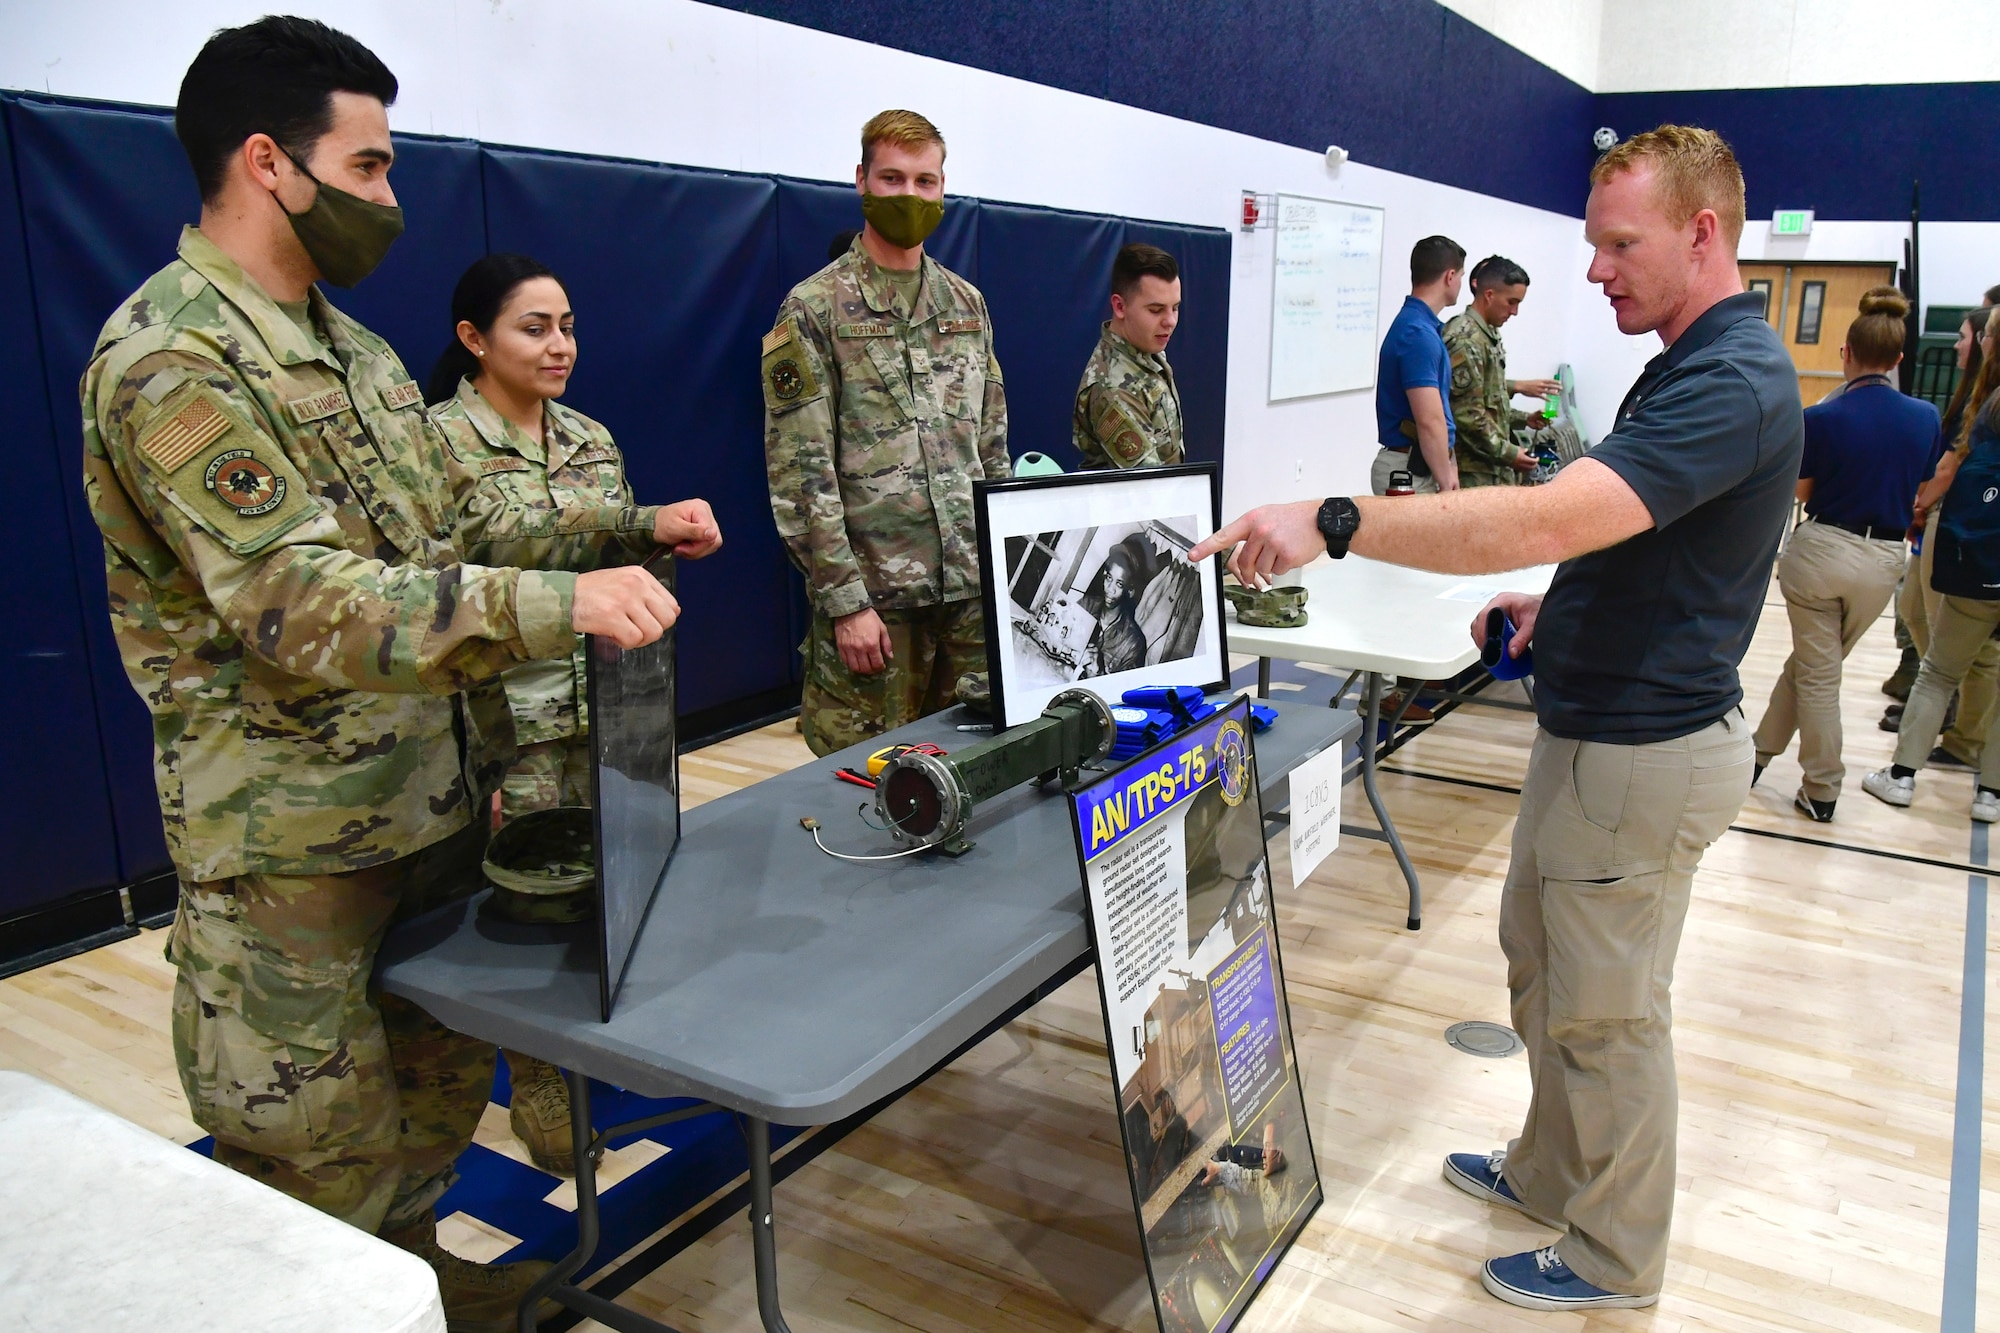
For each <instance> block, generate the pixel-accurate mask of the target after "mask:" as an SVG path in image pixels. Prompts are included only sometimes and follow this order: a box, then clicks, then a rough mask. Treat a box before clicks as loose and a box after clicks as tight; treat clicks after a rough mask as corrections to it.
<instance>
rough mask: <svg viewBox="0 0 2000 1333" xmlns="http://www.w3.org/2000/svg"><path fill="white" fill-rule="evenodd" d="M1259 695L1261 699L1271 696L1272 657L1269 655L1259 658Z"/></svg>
mask: <svg viewBox="0 0 2000 1333" xmlns="http://www.w3.org/2000/svg"><path fill="white" fill-rule="evenodd" d="M1257 697H1258V698H1259V699H1268V698H1270V697H1271V659H1270V658H1268V657H1260V658H1258V659H1257Z"/></svg>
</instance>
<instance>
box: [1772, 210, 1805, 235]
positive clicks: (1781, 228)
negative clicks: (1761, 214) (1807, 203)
mask: <svg viewBox="0 0 2000 1333" xmlns="http://www.w3.org/2000/svg"><path fill="white" fill-rule="evenodd" d="M1812 220H1813V211H1812V210H1811V209H1810V208H1781V209H1779V210H1778V211H1777V212H1775V213H1773V214H1771V234H1772V235H1773V236H1810V235H1812Z"/></svg>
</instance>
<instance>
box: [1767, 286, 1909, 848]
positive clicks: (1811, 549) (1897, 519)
mask: <svg viewBox="0 0 2000 1333" xmlns="http://www.w3.org/2000/svg"><path fill="white" fill-rule="evenodd" d="M1909 313H1910V303H1909V300H1908V299H1907V298H1906V297H1905V296H1904V295H1903V294H1902V293H1901V292H1900V291H1898V290H1896V289H1895V288H1894V287H1874V288H1871V289H1869V290H1868V291H1867V292H1866V293H1864V294H1863V295H1862V297H1861V313H1860V315H1859V317H1857V318H1856V319H1855V321H1854V322H1853V323H1852V324H1851V325H1849V326H1848V329H1847V341H1846V342H1844V343H1843V344H1841V348H1840V365H1841V370H1842V373H1843V375H1844V377H1845V379H1846V385H1845V388H1844V391H1843V392H1842V393H1841V394H1840V395H1839V396H1838V397H1836V398H1833V399H1831V400H1829V401H1827V402H1823V403H1818V404H1815V405H1814V406H1812V407H1810V408H1807V409H1806V414H1805V416H1806V448H1805V456H1804V458H1803V459H1802V460H1801V462H1800V465H1799V484H1798V497H1799V499H1800V500H1802V501H1804V502H1805V508H1806V518H1805V521H1804V522H1803V523H1801V524H1799V526H1798V528H1797V529H1796V530H1794V531H1793V533H1792V539H1791V541H1790V542H1789V543H1788V544H1787V545H1786V547H1785V555H1784V558H1783V559H1781V560H1780V561H1779V562H1778V587H1779V588H1780V589H1781V590H1782V591H1783V592H1784V596H1785V611H1786V614H1787V615H1788V616H1789V617H1790V618H1791V622H1792V655H1791V656H1790V657H1788V658H1786V659H1785V666H1784V670H1783V671H1781V672H1780V673H1779V675H1778V683H1777V684H1776V685H1775V686H1773V687H1772V690H1771V702H1770V704H1769V706H1768V707H1766V708H1765V710H1764V719H1763V721H1762V722H1760V723H1759V724H1758V727H1757V732H1756V735H1755V737H1754V738H1753V739H1754V740H1755V742H1756V746H1757V767H1756V775H1757V777H1761V776H1763V772H1764V768H1765V766H1766V765H1768V764H1769V763H1770V762H1771V760H1772V759H1774V758H1776V757H1777V756H1778V755H1779V754H1781V753H1783V752H1784V750H1785V748H1786V747H1787V746H1788V745H1790V744H1791V740H1792V736H1793V735H1794V734H1797V736H1798V737H1799V767H1800V769H1801V770H1803V774H1804V781H1803V782H1802V783H1801V785H1800V787H1799V791H1798V794H1797V795H1796V796H1795V797H1793V800H1792V805H1793V808H1794V809H1796V810H1797V811H1798V812H1799V813H1800V814H1802V815H1804V816H1805V817H1806V818H1808V819H1811V820H1814V821H1817V822H1819V823H1822V824H1824V823H1826V822H1828V821H1830V820H1831V819H1832V818H1833V808H1834V802H1835V801H1837V800H1838V799H1839V797H1840V784H1841V781H1842V779H1843V778H1844V777H1845V776H1846V771H1847V770H1846V769H1845V767H1843V766H1842V764H1841V762H1840V742H1841V734H1840V674H1841V663H1842V662H1843V661H1844V660H1845V659H1846V657H1847V655H1848V653H1850V652H1852V651H1853V650H1854V645H1855V644H1856V643H1858V642H1860V639H1861V636H1862V634H1863V633H1864V632H1865V631H1866V630H1867V629H1868V627H1869V626H1871V625H1873V624H1874V623H1875V622H1876V620H1877V619H1879V618H1880V617H1881V615H1882V609H1883V608H1884V607H1886V606H1888V604H1889V599H1890V598H1891V597H1893V596H1894V595H1895V593H1896V580H1897V579H1898V578H1899V577H1901V575H1902V572H1903V536H1904V534H1905V532H1907V531H1908V529H1909V526H1910V512H1911V506H1912V504H1913V503H1914V501H1915V499H1916V495H1917V487H1918V485H1919V484H1920V483H1921V482H1922V481H1923V479H1924V474H1925V473H1926V471H1927V470H1928V469H1929V467H1930V463H1931V460H1932V458H1933V457H1934V456H1935V455H1934V451H1935V449H1936V448H1937V446H1938V439H1939V433H1940V428H1939V422H1938V410H1937V408H1936V407H1934V406H1933V405H1931V404H1930V403H1927V402H1924V401H1923V400H1921V399H1918V398H1911V397H1909V396H1907V395H1905V394H1903V393H1900V392H1898V391H1897V389H1896V386H1895V383H1894V381H1892V380H1891V379H1890V378H1889V377H1890V375H1891V373H1892V372H1894V370H1895V369H1896V366H1897V363H1899V362H1900V361H1901V360H1902V359H1903V336H1904V332H1905V329H1906V327H1907V326H1906V323H1905V321H1906V320H1907V319H1908V317H1909ZM1925 753H1926V754H1928V753H1929V747H1928V746H1926V747H1925ZM1751 781H1752V784H1753V785H1754V784H1755V781H1756V778H1752V780H1751ZM1871 790H1872V788H1871Z"/></svg>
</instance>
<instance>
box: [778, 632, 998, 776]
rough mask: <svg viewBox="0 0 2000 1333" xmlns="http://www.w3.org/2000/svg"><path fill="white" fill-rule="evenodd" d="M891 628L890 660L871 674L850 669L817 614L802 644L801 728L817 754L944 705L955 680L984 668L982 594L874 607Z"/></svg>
mask: <svg viewBox="0 0 2000 1333" xmlns="http://www.w3.org/2000/svg"><path fill="white" fill-rule="evenodd" d="M877 614H878V615H880V616H881V617H882V624H883V626H884V627H886V628H887V629H888V631H889V643H890V647H891V655H890V659H889V665H888V666H887V667H885V668H884V669H883V670H881V671H878V672H876V673H875V674H874V675H872V676H864V675H861V674H860V673H858V672H854V671H850V670H848V669H847V663H845V662H843V661H841V660H840V649H839V647H838V646H837V645H836V644H835V643H834V638H833V621H832V620H830V619H828V618H827V617H826V616H823V615H819V614H817V613H815V614H814V616H813V622H812V629H811V630H810V631H809V632H808V633H807V635H806V641H805V642H804V643H803V644H801V645H799V651H800V652H801V653H803V654H805V659H806V682H805V689H804V690H803V691H802V692H801V695H800V699H799V729H800V730H801V731H803V732H804V733H805V738H806V744H807V745H808V746H810V747H811V749H812V752H813V753H814V754H817V755H828V754H832V753H833V752H834V751H835V750H842V749H845V748H847V747H848V746H850V745H855V744H858V743H859V742H861V741H865V740H867V739H868V738H869V737H870V736H880V735H881V734H882V733H883V732H885V731H893V730H895V729H896V728H897V727H900V726H903V725H905V724H907V723H910V722H914V721H916V720H917V719H918V718H920V717H928V716H930V715H931V714H932V713H935V712H939V711H940V710H942V709H945V708H949V707H950V706H951V702H952V700H953V698H954V697H956V692H957V689H958V678H959V677H960V676H962V675H964V674H966V673H967V672H969V671H984V670H986V629H985V626H986V614H985V612H984V611H982V610H981V609H980V605H979V599H978V598H976V597H974V598H968V599H966V600H964V601H959V602H946V603H944V604H943V605H941V606H918V607H907V608H904V609H902V610H894V611H880V612H877Z"/></svg>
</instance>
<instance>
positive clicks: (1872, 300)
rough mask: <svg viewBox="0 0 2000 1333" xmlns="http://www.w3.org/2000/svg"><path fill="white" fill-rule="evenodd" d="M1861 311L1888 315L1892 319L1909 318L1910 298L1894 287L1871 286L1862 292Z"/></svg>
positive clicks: (1866, 313) (1867, 313) (1868, 313)
mask: <svg viewBox="0 0 2000 1333" xmlns="http://www.w3.org/2000/svg"><path fill="white" fill-rule="evenodd" d="M1861 313H1862V314H1864V315H1887V316H1889V318H1891V319H1907V318H1908V317H1909V314H1910V298H1909V297H1907V296H1905V295H1903V294H1902V292H1900V291H1898V290H1897V289H1896V288H1894V287H1870V288H1869V289H1868V290H1867V291H1865V292H1863V293H1861Z"/></svg>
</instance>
